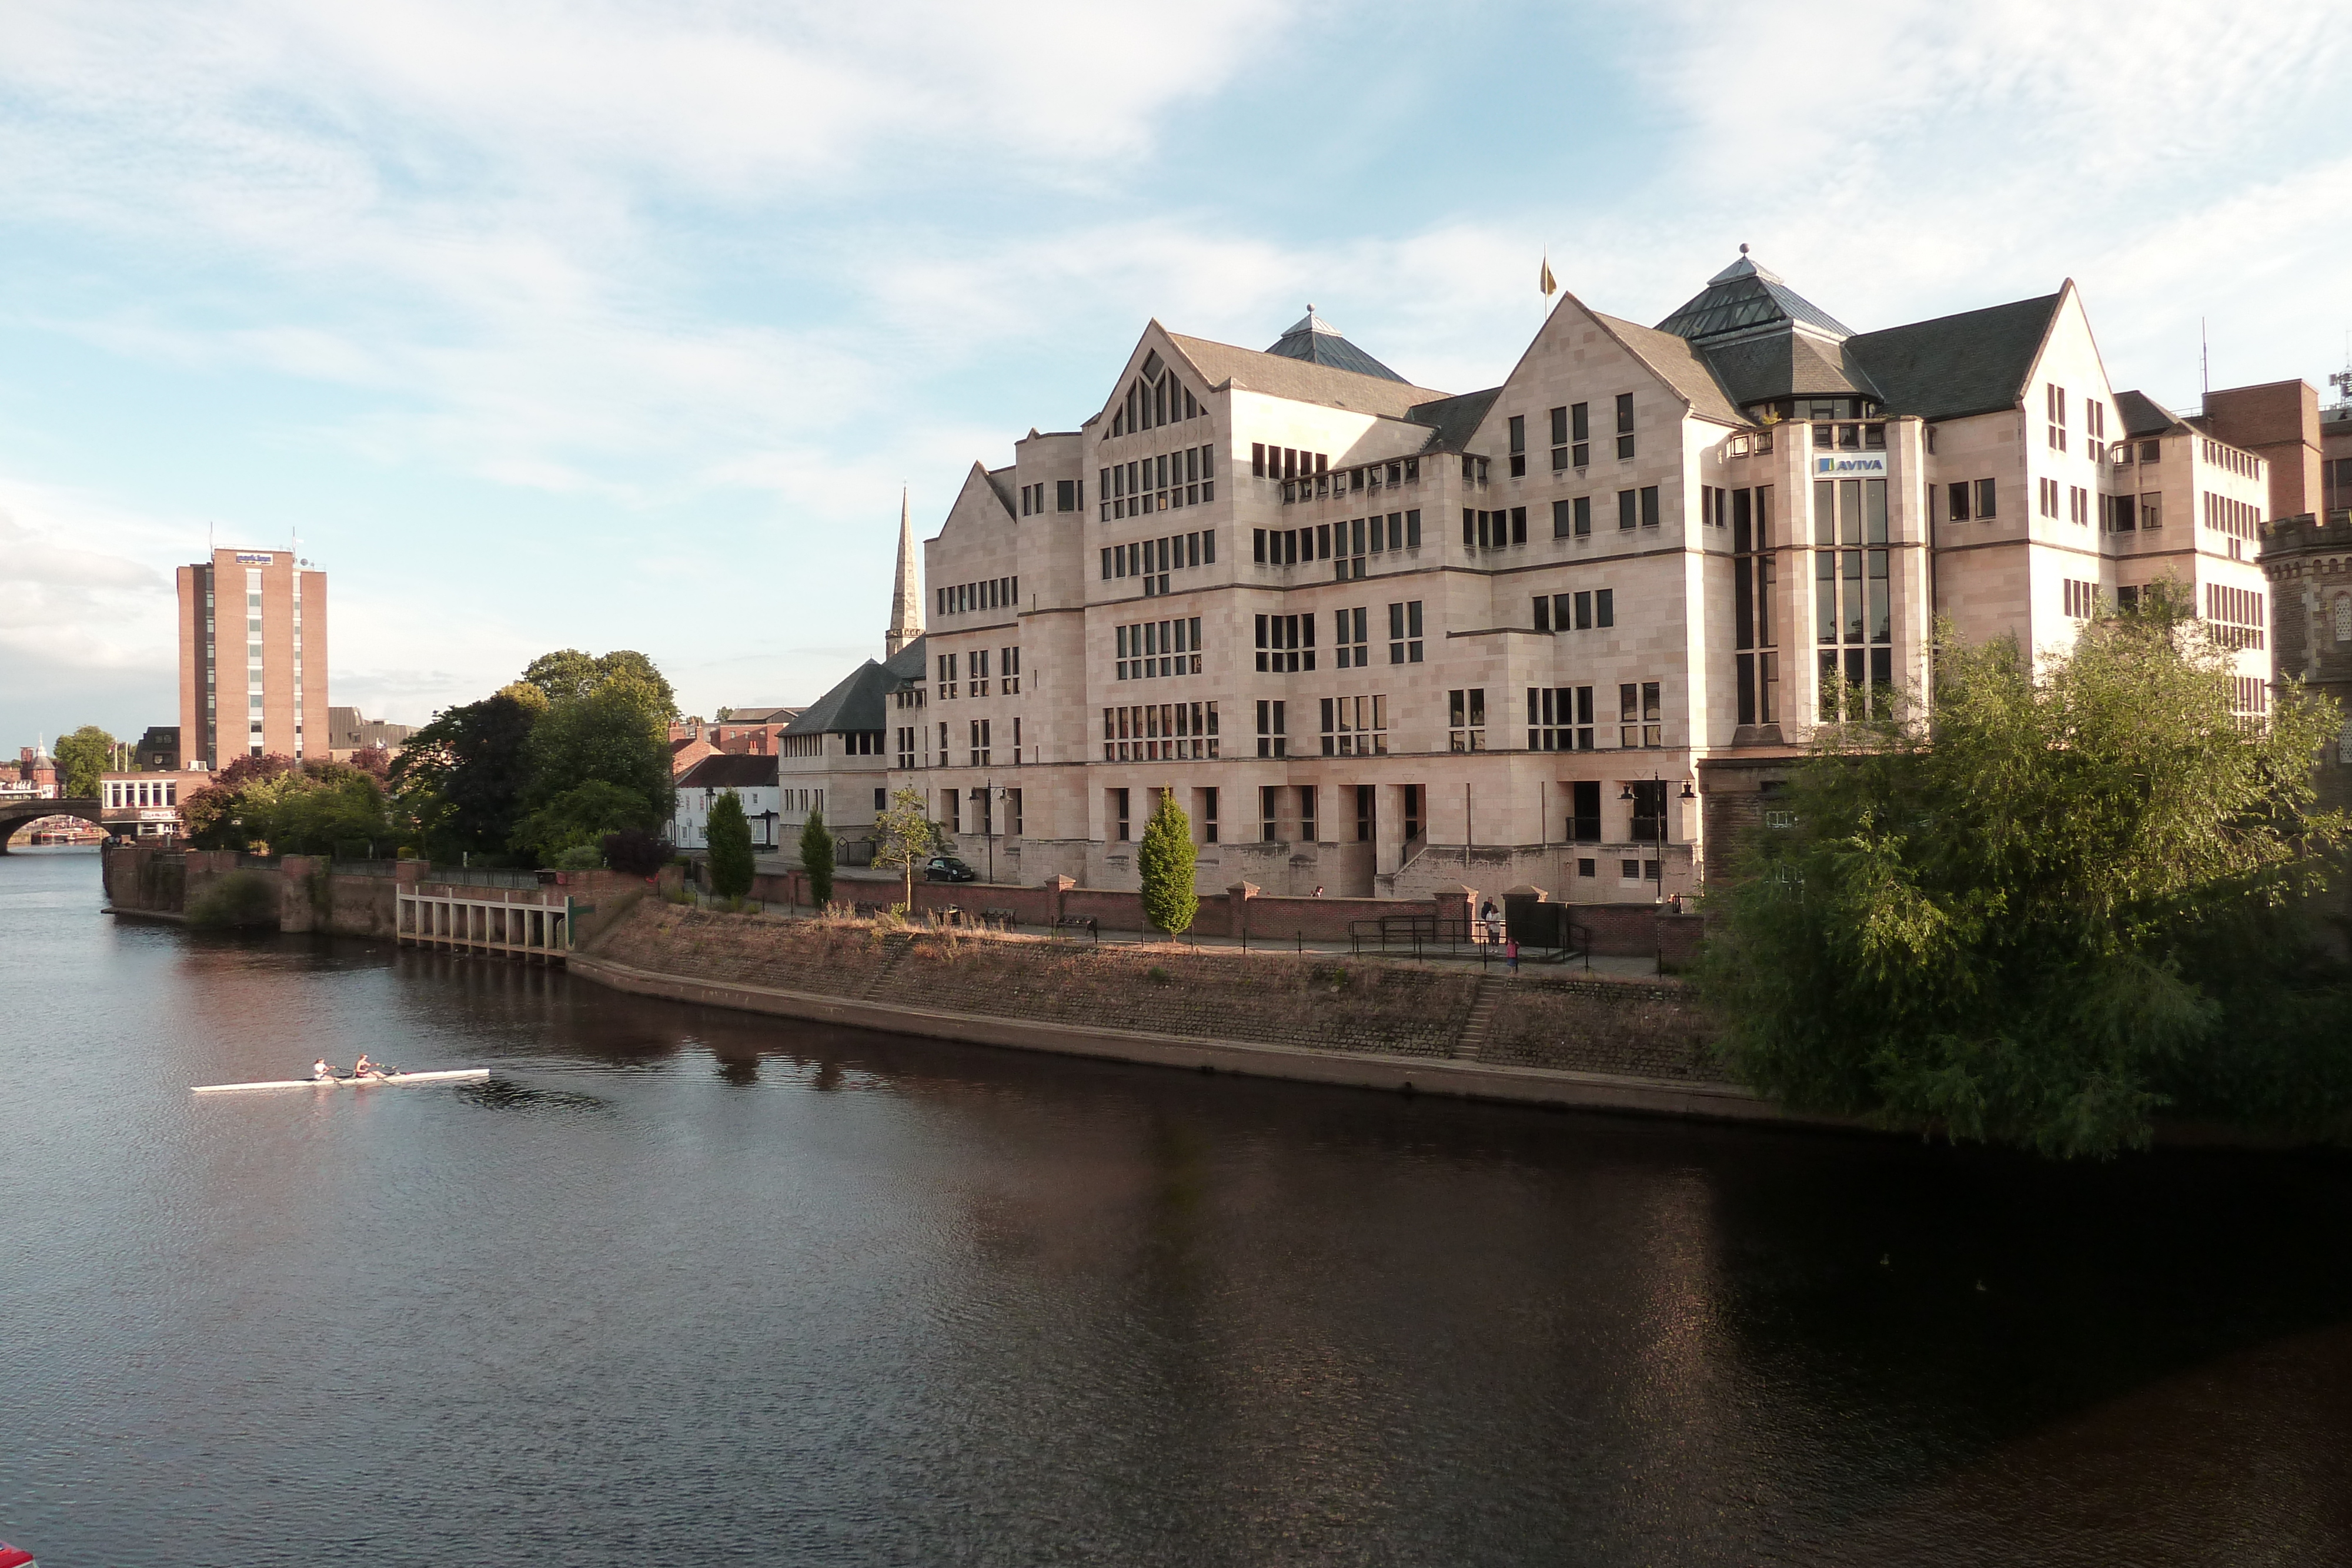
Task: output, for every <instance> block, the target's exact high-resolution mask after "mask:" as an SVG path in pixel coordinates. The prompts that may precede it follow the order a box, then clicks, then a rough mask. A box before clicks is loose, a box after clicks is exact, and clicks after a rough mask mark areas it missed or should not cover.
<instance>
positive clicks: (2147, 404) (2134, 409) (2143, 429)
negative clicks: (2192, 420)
mask: <svg viewBox="0 0 2352 1568" xmlns="http://www.w3.org/2000/svg"><path fill="white" fill-rule="evenodd" d="M2116 420H2117V421H2118V422H2119V423H2121V424H2122V425H2123V427H2124V434H2126V435H2161V434H2164V433H2165V432H2166V431H2168V430H2172V429H2175V428H2177V427H2179V423H2180V416H2179V414H2177V413H2173V412H2172V411H2171V410H2170V409H2168V408H2167V407H2165V406H2164V405H2163V404H2162V403H2160V402H2157V401H2156V400H2155V399H2154V398H2152V397H2150V396H2148V395H2147V393H2146V392H2117V393H2116Z"/></svg>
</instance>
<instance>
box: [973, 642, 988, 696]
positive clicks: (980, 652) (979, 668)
mask: <svg viewBox="0 0 2352 1568" xmlns="http://www.w3.org/2000/svg"><path fill="white" fill-rule="evenodd" d="M971 695H974V696H976V697H984V696H986V695H988V650H987V649H985V648H974V649H973V650H972V651H971Z"/></svg>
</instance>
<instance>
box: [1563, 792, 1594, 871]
mask: <svg viewBox="0 0 2352 1568" xmlns="http://www.w3.org/2000/svg"><path fill="white" fill-rule="evenodd" d="M1568 811H1569V816H1568V841H1569V842H1570V843H1573V844H1597V843H1599V842H1600V841H1601V781H1600V780H1599V779H1577V780H1576V781H1575V782H1574V783H1572V784H1570V786H1569V796H1568ZM1587 874H1590V873H1587Z"/></svg>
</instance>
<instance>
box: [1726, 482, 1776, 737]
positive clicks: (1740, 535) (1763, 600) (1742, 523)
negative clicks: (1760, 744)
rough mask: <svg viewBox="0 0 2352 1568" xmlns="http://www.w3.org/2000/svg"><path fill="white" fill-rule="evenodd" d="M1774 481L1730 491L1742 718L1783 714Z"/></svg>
mask: <svg viewBox="0 0 2352 1568" xmlns="http://www.w3.org/2000/svg"><path fill="white" fill-rule="evenodd" d="M1775 559H1776V558H1775V556H1774V554H1773V551H1772V486H1769V485H1763V486H1758V487H1757V488H1756V489H1754V490H1734V491H1733V492H1732V493H1731V623H1732V646H1733V647H1734V648H1735V649H1737V650H1738V652H1736V653H1733V655H1732V663H1733V669H1734V675H1735V680H1736V684H1737V685H1738V708H1739V722H1740V723H1741V724H1777V723H1779V722H1780V653H1779V646H1780V643H1779V639H1778V638H1777V637H1776V636H1775V635H1774V631H1773V625H1772V589H1773V572H1774V562H1775Z"/></svg>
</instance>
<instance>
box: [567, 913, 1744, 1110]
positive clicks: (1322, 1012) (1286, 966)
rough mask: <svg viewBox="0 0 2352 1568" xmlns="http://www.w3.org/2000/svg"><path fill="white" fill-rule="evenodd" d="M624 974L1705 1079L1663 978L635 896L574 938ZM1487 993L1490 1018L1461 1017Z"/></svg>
mask: <svg viewBox="0 0 2352 1568" xmlns="http://www.w3.org/2000/svg"><path fill="white" fill-rule="evenodd" d="M585 950H586V952H587V953H588V955H589V956H592V957H594V958H598V959H610V960H612V961H614V962H615V963H618V964H623V965H626V966H628V967H631V968H634V969H638V970H644V971H648V972H651V973H654V974H659V975H666V976H674V977H683V978H688V979H693V980H700V981H709V982H719V983H721V984H728V985H740V986H758V987H765V988H774V989H778V990H785V991H796V992H803V993H806V994H808V995H812V996H822V997H838V998H844V999H847V1000H854V1001H859V1002H879V1003H893V1004H897V1005H900V1006H905V1007H912V1008H922V1009H935V1010H938V1011H941V1012H952V1013H961V1014H968V1015H975V1016H980V1017H985V1018H994V1019H1027V1020H1034V1021H1035V1022H1039V1023H1047V1024H1062V1025H1071V1026H1083V1027H1089V1028H1098V1029H1106V1030H1132V1031H1135V1032H1137V1033H1141V1034H1150V1035H1164V1036H1175V1037H1180V1038H1187V1039H1197V1040H1231V1041H1244V1042H1253V1043H1258V1044H1265V1045H1276V1046H1289V1047H1297V1048H1303V1049H1307V1050H1313V1051H1345V1052H1379V1053H1381V1054H1383V1055H1389V1056H1402V1057H1415V1058H1424V1059H1432V1060H1441V1059H1442V1060H1451V1061H1484V1062H1491V1063H1496V1064H1500V1065H1516V1066H1525V1067H1542V1068H1549V1069H1554V1070H1561V1071H1580V1072H1600V1073H1614V1074H1625V1075H1631V1076H1638V1077H1644V1078H1654V1079H1663V1080H1671V1081H1674V1082H1684V1083H1692V1084H1698V1083H1708V1082H1718V1081H1719V1080H1720V1078H1721V1076H1722V1075H1721V1073H1720V1071H1718V1070H1716V1069H1714V1068H1713V1067H1712V1066H1711V1065H1710V1064H1709V1062H1708V1061H1707V1058H1706V1041H1707V1040H1708V1038H1709V1033H1708V1030H1707V1028H1706V1022H1705V1019H1703V1017H1702V1016H1701V1015H1700V1013H1699V1012H1698V1009H1696V1007H1695V1006H1694V1005H1692V1004H1691V1003H1690V1002H1689V1001H1688V1000H1687V999H1686V998H1685V994H1684V992H1683V989H1682V988H1681V987H1680V986H1679V985H1678V984H1676V983H1675V982H1673V981H1664V982H1642V983H1622V982H1618V981H1613V980H1606V979H1590V980H1588V979H1581V978H1580V979H1573V980H1571V979H1566V978H1554V977H1544V976H1538V975H1535V974H1533V973H1530V972H1527V971H1522V972H1521V974H1519V975H1517V976H1515V977H1503V976H1501V975H1499V974H1495V975H1490V976H1487V977H1483V978H1482V977H1481V976H1480V975H1479V974H1478V973H1475V972H1470V971H1454V970H1449V969H1445V968H1437V967H1420V966H1415V965H1409V964H1402V963H1388V962H1378V961H1358V960H1353V959H1349V958H1346V957H1341V956H1330V955H1323V956H1318V955H1314V954H1307V955H1304V956H1299V955H1294V954H1289V953H1284V952H1280V951H1272V952H1250V953H1242V952H1238V951H1234V950H1233V949H1223V950H1213V951H1205V952H1203V951H1197V950H1191V949H1184V948H1173V947H1141V948H1138V947H1128V946H1122V947H1096V946H1091V945H1082V944H1069V943H1055V942H1048V941H1044V940H1040V939H1038V938H1035V937H995V936H954V935H950V934H946V933H935V932H911V931H884V930H878V929H877V928H875V927H874V926H872V925H866V924H864V923H861V922H832V921H815V920H793V919H786V918H784V917H782V916H774V915H728V914H723V913H719V912H716V911H710V910H701V909H692V908H683V907H680V906H678V905H675V904H654V903H651V902H646V903H642V904H638V905H637V906H635V908H633V909H631V910H630V911H629V912H628V913H627V914H626V915H624V916H622V917H621V918H620V919H618V920H617V921H615V922H614V925H613V926H612V928H611V929H610V930H609V931H607V932H606V933H604V935H603V936H600V937H598V938H597V939H595V940H593V941H591V942H589V943H588V944H586V948H585ZM1482 991H1483V992H1486V993H1491V994H1492V995H1493V996H1494V998H1496V1003H1495V1006H1494V1008H1493V1009H1492V1014H1493V1016H1492V1018H1491V1019H1486V1020H1483V1021H1480V1020H1477V1019H1475V1018H1474V1014H1475V1007H1476V1003H1477V1001H1478V998H1480V996H1481V994H1482Z"/></svg>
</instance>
